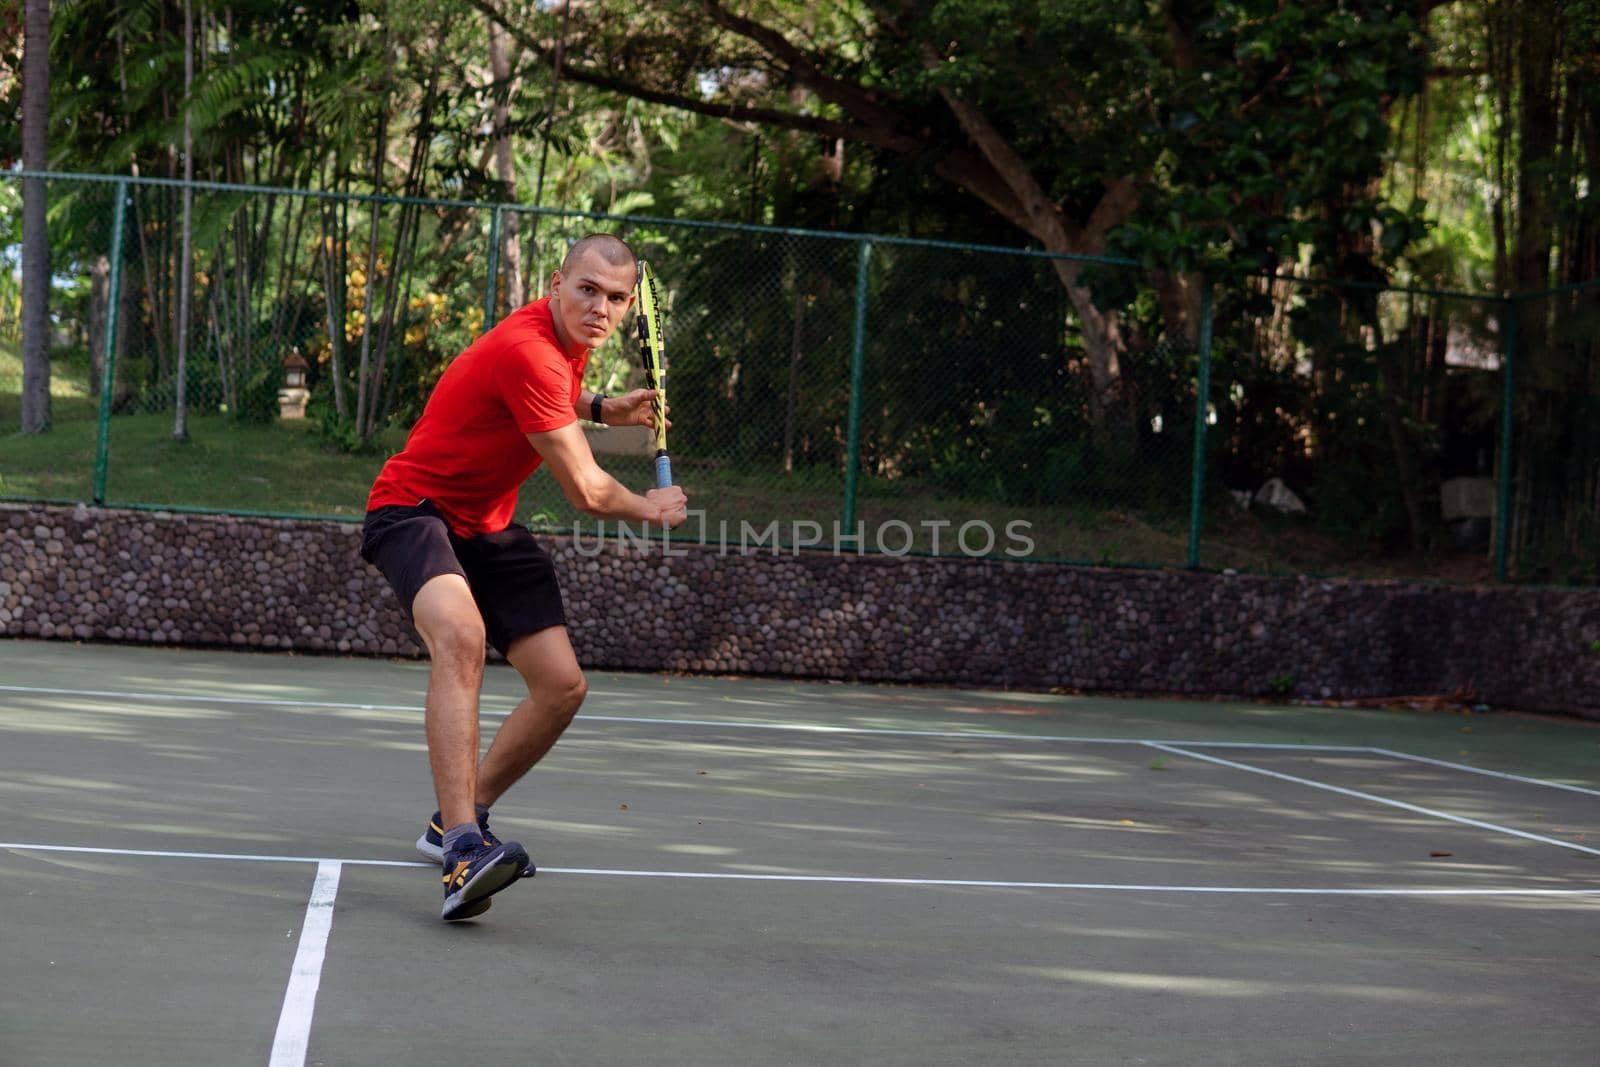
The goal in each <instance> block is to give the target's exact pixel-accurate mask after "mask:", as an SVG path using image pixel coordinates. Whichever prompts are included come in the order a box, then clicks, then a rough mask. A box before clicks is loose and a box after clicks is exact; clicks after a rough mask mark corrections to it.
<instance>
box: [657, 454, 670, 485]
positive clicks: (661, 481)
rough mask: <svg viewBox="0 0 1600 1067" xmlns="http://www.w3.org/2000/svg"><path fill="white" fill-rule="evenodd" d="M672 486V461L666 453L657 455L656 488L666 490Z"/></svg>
mask: <svg viewBox="0 0 1600 1067" xmlns="http://www.w3.org/2000/svg"><path fill="white" fill-rule="evenodd" d="M671 484H672V460H671V459H669V458H668V457H667V454H666V453H665V452H658V453H656V488H657V489H665V488H666V487H667V486H669V485H671Z"/></svg>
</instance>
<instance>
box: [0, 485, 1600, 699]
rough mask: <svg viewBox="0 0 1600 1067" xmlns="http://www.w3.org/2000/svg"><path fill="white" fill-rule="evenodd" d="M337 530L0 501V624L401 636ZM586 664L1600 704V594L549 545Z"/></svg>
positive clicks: (227, 641)
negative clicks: (1463, 694) (1471, 696)
mask: <svg viewBox="0 0 1600 1067" xmlns="http://www.w3.org/2000/svg"><path fill="white" fill-rule="evenodd" d="M358 543H359V529H358V528H357V527H356V526H354V525H351V524H343V523H331V522H310V521H288V520H274V519H254V518H238V517H227V516H208V515H180V514H170V513H161V512H135V511H118V510H96V509H89V508H84V507H78V508H60V507H44V506H33V505H0V633H3V634H10V635H28V636H41V637H56V638H66V639H81V640H111V641H128V642H146V643H154V644H189V645H234V646H242V647H251V648H266V649H294V650H300V651H310V652H340V653H352V654H363V655H401V656H415V655H418V654H419V651H420V650H419V647H418V642H417V640H416V637H415V635H414V634H413V633H412V631H411V630H410V628H409V627H408V626H407V625H406V623H405V620H404V618H403V617H402V615H401V613H400V612H399V610H398V609H397V608H396V606H395V603H394V600H393V597H392V595H391V593H390V592H389V589H388V586H387V585H386V583H385V582H384V581H383V579H382V577H381V576H380V575H379V574H378V573H377V572H376V571H375V570H373V569H372V568H371V567H369V566H367V565H366V564H365V563H363V562H362V561H361V560H360V558H359V556H358V554H357V546H358ZM551 548H552V554H553V555H554V556H555V559H556V563H557V566H558V568H559V570H560V571H561V576H562V583H563V588H564V589H565V592H566V599H567V614H568V618H569V620H570V621H571V630H572V635H573V643H574V645H575V646H576V647H577V649H578V654H579V656H580V658H581V659H582V660H583V662H584V663H585V664H587V665H589V666H592V667H596V668H635V669H652V670H653V669H670V670H680V671H704V672H719V671H726V672H741V673H752V674H781V675H789V676H794V677H802V678H848V679H860V680H877V681H907V682H938V683H948V684H956V685H973V686H996V687H999V686H1011V687H1018V688H1052V687H1066V688H1073V689H1084V690H1101V691H1116V692H1155V693H1190V694H1208V695H1220V696H1295V697H1310V698H1334V697H1338V698H1355V697H1375V696H1393V695H1418V694H1435V693H1455V692H1460V691H1468V692H1471V693H1473V694H1474V695H1475V696H1476V697H1477V699H1480V700H1483V701H1486V702H1488V703H1492V704H1496V705H1499V706H1504V707H1520V708H1526V709H1539V710H1551V711H1564V712H1572V713H1576V714H1582V715H1587V716H1590V717H1596V718H1600V645H1597V642H1600V591H1595V590H1547V589H1534V588H1521V587H1492V588H1483V587H1466V586H1440V585H1421V584H1408V583H1398V582H1355V581H1334V580H1325V579H1310V578H1268V577H1256V576H1241V575H1217V574H1205V573H1194V572H1187V571H1153V570H1118V569H1110V568H1097V567H1075V566H1058V565H1052V564H1030V563H1022V562H991V561H981V560H972V559H925V558H915V557H889V556H859V557H856V556H844V557H837V556H833V555H831V554H828V553H802V554H798V555H796V554H792V553H789V554H781V555H775V554H772V553H771V552H770V551H764V552H761V553H753V554H747V555H739V554H731V553H729V554H725V553H722V552H720V551H719V550H718V549H717V548H716V547H714V546H713V547H710V548H682V549H680V548H678V547H677V546H674V548H673V551H672V552H671V553H670V554H668V553H665V552H664V551H663V548H662V546H661V545H660V544H655V545H651V546H641V545H639V544H637V543H636V542H635V543H627V542H618V541H617V540H616V539H615V538H613V539H611V540H610V541H608V542H606V543H605V544H603V545H602V544H600V543H598V542H596V543H593V544H590V545H584V544H583V543H581V542H573V541H571V540H564V539H555V540H553V541H552V542H551Z"/></svg>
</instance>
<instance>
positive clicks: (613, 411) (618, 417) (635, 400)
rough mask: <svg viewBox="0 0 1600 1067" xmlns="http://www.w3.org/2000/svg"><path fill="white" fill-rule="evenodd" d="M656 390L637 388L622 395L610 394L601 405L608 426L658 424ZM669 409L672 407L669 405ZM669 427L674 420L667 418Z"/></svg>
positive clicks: (652, 425)
mask: <svg viewBox="0 0 1600 1067" xmlns="http://www.w3.org/2000/svg"><path fill="white" fill-rule="evenodd" d="M655 399H656V391H655V390H654V389H635V390H633V391H632V392H631V393H623V394H622V395H621V396H608V397H606V398H605V401H604V402H603V403H602V404H601V405H600V407H601V412H600V413H601V415H602V416H603V417H604V418H605V420H606V425H607V426H649V427H652V428H654V426H655V424H656V413H655ZM667 410H668V411H671V410H672V408H670V407H668V408H667ZM667 428H668V429H671V428H672V420H671V419H668V420H667Z"/></svg>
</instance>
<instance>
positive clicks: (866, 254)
mask: <svg viewBox="0 0 1600 1067" xmlns="http://www.w3.org/2000/svg"><path fill="white" fill-rule="evenodd" d="M871 259H872V242H871V241H862V242H861V244H860V246H859V247H858V249H857V251H856V323H855V339H854V341H853V343H852V345H851V352H850V425H849V428H848V431H847V432H848V435H849V436H848V442H849V444H848V446H847V449H846V458H845V468H844V523H843V529H844V530H845V531H847V536H848V531H852V530H854V529H855V525H856V468H857V467H859V466H860V465H861V379H862V376H863V369H864V366H865V364H866V352H867V264H868V262H869V261H870V260H871Z"/></svg>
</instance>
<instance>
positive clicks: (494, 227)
mask: <svg viewBox="0 0 1600 1067" xmlns="http://www.w3.org/2000/svg"><path fill="white" fill-rule="evenodd" d="M501 212H502V209H501V208H498V207H497V208H495V209H494V211H493V212H492V213H491V214H490V216H489V280H488V284H487V285H485V286H484V287H483V329H484V332H486V333H487V332H488V331H489V330H492V329H494V321H495V311H496V309H498V308H499V306H500V220H501Z"/></svg>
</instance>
